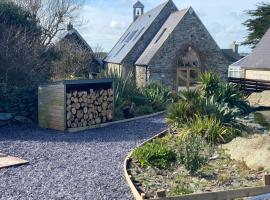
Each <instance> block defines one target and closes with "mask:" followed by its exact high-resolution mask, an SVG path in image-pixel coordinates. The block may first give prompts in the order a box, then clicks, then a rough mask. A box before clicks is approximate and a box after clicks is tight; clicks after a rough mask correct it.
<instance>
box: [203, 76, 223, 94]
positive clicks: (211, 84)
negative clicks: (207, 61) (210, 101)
mask: <svg viewBox="0 0 270 200" xmlns="http://www.w3.org/2000/svg"><path fill="white" fill-rule="evenodd" d="M220 83H221V77H220V76H219V75H218V74H216V73H214V72H205V73H204V74H202V76H201V81H200V90H201V93H202V95H203V96H204V97H210V96H212V95H214V94H215V93H216V92H217V91H218V90H219V86H220Z"/></svg>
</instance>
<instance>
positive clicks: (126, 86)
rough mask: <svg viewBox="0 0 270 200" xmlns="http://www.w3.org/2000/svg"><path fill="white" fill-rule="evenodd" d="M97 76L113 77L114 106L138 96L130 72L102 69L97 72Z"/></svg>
mask: <svg viewBox="0 0 270 200" xmlns="http://www.w3.org/2000/svg"><path fill="white" fill-rule="evenodd" d="M99 78H112V79H114V89H115V91H114V92H115V103H116V107H119V106H122V104H123V103H124V102H125V101H127V100H131V101H133V99H134V98H135V97H136V96H138V90H137V88H136V83H135V81H134V78H133V74H132V73H129V74H128V75H124V74H119V73H117V72H115V71H103V72H101V73H100V74H99Z"/></svg>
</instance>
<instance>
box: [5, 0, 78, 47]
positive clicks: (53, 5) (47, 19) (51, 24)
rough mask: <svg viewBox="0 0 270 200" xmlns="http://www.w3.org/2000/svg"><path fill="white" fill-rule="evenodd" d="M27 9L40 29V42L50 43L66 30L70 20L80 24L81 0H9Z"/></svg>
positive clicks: (46, 44)
mask: <svg viewBox="0 0 270 200" xmlns="http://www.w3.org/2000/svg"><path fill="white" fill-rule="evenodd" d="M9 1H11V2H14V3H15V4H16V5H19V6H20V7H22V8H24V9H25V10H27V11H28V12H29V13H30V14H31V16H32V18H33V20H34V21H36V22H38V23H39V24H40V26H41V29H42V37H41V41H42V44H43V45H45V46H46V47H47V46H49V45H51V44H52V42H53V41H54V39H55V37H56V36H57V35H58V34H59V33H60V32H61V31H64V30H66V27H67V24H68V23H69V22H70V21H71V20H72V21H73V24H74V22H76V23H78V24H80V20H79V19H80V18H79V17H78V14H79V12H78V11H79V10H80V8H81V5H82V0H9Z"/></svg>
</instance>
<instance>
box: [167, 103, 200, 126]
mask: <svg viewBox="0 0 270 200" xmlns="http://www.w3.org/2000/svg"><path fill="white" fill-rule="evenodd" d="M198 109H199V107H196V105H194V104H192V103H190V102H184V101H179V102H177V103H174V104H172V105H171V106H170V107H169V109H168V114H167V117H166V121H167V123H168V124H170V125H172V126H174V127H178V128H179V127H181V126H183V125H184V124H185V123H187V122H188V121H190V120H192V119H193V118H194V116H195V115H196V114H199V113H200V112H199V111H198Z"/></svg>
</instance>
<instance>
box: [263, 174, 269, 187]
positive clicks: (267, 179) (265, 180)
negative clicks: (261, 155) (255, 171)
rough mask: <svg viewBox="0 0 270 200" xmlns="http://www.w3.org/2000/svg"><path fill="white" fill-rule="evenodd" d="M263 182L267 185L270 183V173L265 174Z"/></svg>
mask: <svg viewBox="0 0 270 200" xmlns="http://www.w3.org/2000/svg"><path fill="white" fill-rule="evenodd" d="M263 182H264V185H265V186H267V185H270V174H266V175H264V177H263Z"/></svg>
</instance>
